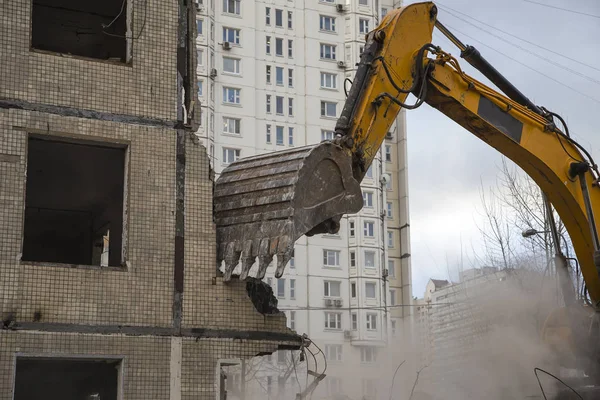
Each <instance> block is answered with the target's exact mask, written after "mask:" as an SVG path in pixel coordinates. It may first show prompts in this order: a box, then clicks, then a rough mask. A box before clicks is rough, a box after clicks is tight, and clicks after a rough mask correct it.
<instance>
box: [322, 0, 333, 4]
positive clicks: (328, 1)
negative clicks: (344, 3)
mask: <svg viewBox="0 0 600 400" xmlns="http://www.w3.org/2000/svg"><path fill="white" fill-rule="evenodd" d="M319 1H320V2H321V3H335V0H319Z"/></svg>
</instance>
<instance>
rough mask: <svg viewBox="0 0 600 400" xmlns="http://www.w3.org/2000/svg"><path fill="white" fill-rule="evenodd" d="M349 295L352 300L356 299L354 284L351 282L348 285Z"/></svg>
mask: <svg viewBox="0 0 600 400" xmlns="http://www.w3.org/2000/svg"><path fill="white" fill-rule="evenodd" d="M350 295H351V296H352V298H353V299H355V298H356V282H352V283H351V284H350Z"/></svg>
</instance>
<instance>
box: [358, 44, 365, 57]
mask: <svg viewBox="0 0 600 400" xmlns="http://www.w3.org/2000/svg"><path fill="white" fill-rule="evenodd" d="M364 52H365V46H362V45H361V46H358V55H359V56H362V53H364Z"/></svg>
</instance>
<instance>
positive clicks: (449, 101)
mask: <svg viewBox="0 0 600 400" xmlns="http://www.w3.org/2000/svg"><path fill="white" fill-rule="evenodd" d="M436 26H437V27H438V29H440V30H441V31H442V32H443V33H444V34H445V35H446V36H448V37H449V38H450V40H451V41H452V42H453V43H455V44H456V45H457V46H458V47H459V48H460V50H461V56H462V57H463V58H464V59H466V60H467V61H468V62H469V63H470V64H471V65H473V66H474V67H475V68H477V69H478V70H479V71H481V72H482V73H483V74H484V75H485V76H487V77H488V78H489V79H490V80H491V81H492V82H494V84H496V86H498V87H499V88H500V89H501V90H502V91H503V92H504V93H505V94H506V95H504V94H501V93H499V92H498V91H496V90H494V89H491V88H490V87H487V86H486V85H484V84H482V83H480V82H478V81H477V80H475V79H473V78H472V77H470V76H468V75H467V74H465V73H464V72H463V71H462V70H461V68H460V65H459V63H458V61H457V59H456V58H454V57H453V56H451V55H450V54H449V53H446V52H444V51H443V50H442V49H440V48H439V47H436V46H433V45H432V44H431V37H432V32H433V29H434V27H436ZM409 94H413V95H414V97H415V98H416V103H415V104H406V101H407V97H408V96H409ZM422 103H427V104H429V105H430V106H432V107H434V108H436V109H438V110H439V111H441V112H442V113H444V114H445V115H447V116H448V117H450V118H451V119H453V120H454V121H456V122H457V123H458V124H460V125H461V126H463V127H464V128H465V129H467V130H468V131H469V132H471V133H473V134H474V135H476V136H477V137H479V138H480V139H481V140H483V141H484V142H486V143H487V144H489V145H490V146H492V147H494V148H495V149H497V150H498V151H499V152H500V153H502V154H503V155H505V156H507V157H508V158H510V159H511V160H513V161H514V162H515V163H516V164H517V165H519V166H520V167H521V168H522V169H523V170H524V171H525V172H526V173H527V174H528V175H529V176H530V177H531V178H532V179H533V180H534V181H535V182H536V183H537V184H538V185H539V186H540V187H541V189H542V190H543V192H544V193H545V194H546V196H547V198H548V199H549V201H550V202H551V203H552V205H553V206H554V207H555V209H556V211H557V212H558V214H559V215H560V217H561V219H562V221H563V222H564V224H565V227H566V228H567V230H568V232H569V234H570V237H571V240H572V243H573V247H574V250H575V252H576V254H577V258H578V260H579V263H580V265H581V270H582V273H583V277H584V280H585V284H586V287H587V291H588V293H589V297H590V298H591V304H592V305H593V306H594V308H597V306H598V304H599V303H598V302H599V301H600V279H599V274H598V271H599V268H598V266H599V264H600V259H599V256H598V250H599V243H598V228H599V226H598V222H597V220H596V219H595V217H594V214H595V213H596V214H599V213H600V188H599V187H598V173H597V170H596V166H595V164H594V162H593V160H592V159H591V156H590V155H589V154H588V153H587V152H586V151H585V149H583V148H582V147H581V146H579V145H578V144H577V143H576V142H575V141H574V140H573V139H571V138H570V137H569V136H568V131H567V130H566V127H565V131H566V133H564V132H562V131H561V130H559V129H558V128H557V126H556V125H555V123H554V119H553V117H554V116H556V114H553V113H551V112H549V111H547V110H546V109H544V108H543V107H538V106H536V105H534V104H533V103H531V102H530V101H529V100H528V99H527V98H526V97H525V96H524V95H523V94H522V93H520V92H519V91H518V90H517V89H516V88H514V87H513V86H512V85H511V84H510V83H509V82H508V81H507V80H506V79H505V78H504V77H502V75H500V73H499V72H498V71H496V70H495V69H494V68H493V67H492V66H491V65H489V64H488V63H487V62H486V61H485V59H483V58H482V57H481V56H480V55H479V53H478V52H477V50H475V49H474V48H473V47H471V46H465V45H463V44H462V43H461V42H460V41H459V40H458V39H457V38H455V37H454V36H453V35H452V34H451V33H450V32H448V31H447V29H445V27H444V26H443V25H442V24H441V23H439V22H438V21H437V8H436V6H435V5H434V4H433V3H431V2H426V3H418V4H411V5H409V6H406V7H403V8H400V9H397V10H393V11H392V12H390V13H388V14H387V15H386V16H385V17H384V19H383V20H382V22H381V24H380V25H379V26H378V27H377V28H376V29H375V30H373V31H372V32H370V33H369V34H368V35H367V37H366V45H365V48H364V52H363V54H362V56H361V61H360V63H359V66H358V69H357V72H356V75H355V77H354V80H353V83H352V87H351V88H350V91H349V93H348V97H347V99H346V102H345V105H344V107H343V110H342V112H341V115H340V118H339V119H338V122H337V125H336V129H335V130H336V139H335V140H333V141H332V142H324V143H321V144H318V145H315V146H306V147H301V148H298V149H292V150H288V151H284V152H275V153H268V154H263V155H258V156H254V157H249V158H245V159H242V160H240V161H237V162H235V163H233V164H231V166H229V167H228V168H226V169H225V170H224V171H223V173H222V174H221V176H220V178H219V179H218V180H217V182H216V185H215V221H216V224H217V241H218V252H217V258H218V264H219V265H220V264H221V263H222V262H223V261H224V262H225V280H229V279H231V276H232V273H233V270H234V269H235V268H236V267H237V266H238V265H239V261H240V260H241V270H240V274H239V275H240V278H241V279H245V278H246V277H247V276H248V274H249V271H250V268H251V267H252V265H253V264H254V262H255V260H256V259H257V258H258V260H259V267H258V272H257V274H256V276H257V277H258V278H262V277H263V276H264V274H265V271H266V268H267V266H268V265H269V264H270V263H271V262H272V260H273V258H274V257H277V270H276V274H275V275H276V276H277V277H280V276H281V274H282V273H283V270H284V268H285V265H286V264H287V262H288V260H289V259H290V257H291V254H292V251H293V245H294V242H295V241H296V240H297V239H298V238H299V237H300V236H302V235H304V234H308V235H311V234H314V233H322V232H335V231H337V230H338V229H339V220H340V218H341V216H342V215H343V214H347V213H355V212H357V211H358V210H360V208H361V207H362V196H361V191H360V186H359V184H360V182H361V181H362V179H363V176H364V175H365V173H366V171H367V169H368V167H369V165H370V164H371V162H372V160H373V158H374V157H375V155H376V153H377V151H378V150H379V149H380V147H381V144H382V142H383V141H384V138H385V135H386V133H387V132H388V130H389V128H390V126H391V125H392V123H393V122H394V120H395V117H396V115H397V114H398V112H399V111H400V109H401V108H406V109H412V108H416V107H418V106H419V105H420V104H422ZM558 118H560V117H558ZM467 156H468V155H467ZM473 168H477V166H475V165H474V166H473Z"/></svg>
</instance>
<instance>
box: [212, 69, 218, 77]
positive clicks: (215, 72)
mask: <svg viewBox="0 0 600 400" xmlns="http://www.w3.org/2000/svg"><path fill="white" fill-rule="evenodd" d="M215 76H217V69H216V68H211V69H210V77H211V78H214V77H215Z"/></svg>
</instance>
